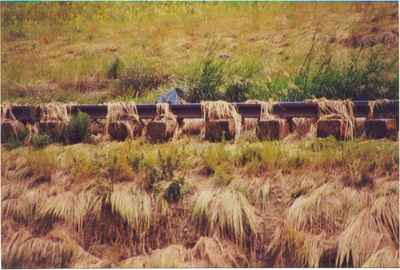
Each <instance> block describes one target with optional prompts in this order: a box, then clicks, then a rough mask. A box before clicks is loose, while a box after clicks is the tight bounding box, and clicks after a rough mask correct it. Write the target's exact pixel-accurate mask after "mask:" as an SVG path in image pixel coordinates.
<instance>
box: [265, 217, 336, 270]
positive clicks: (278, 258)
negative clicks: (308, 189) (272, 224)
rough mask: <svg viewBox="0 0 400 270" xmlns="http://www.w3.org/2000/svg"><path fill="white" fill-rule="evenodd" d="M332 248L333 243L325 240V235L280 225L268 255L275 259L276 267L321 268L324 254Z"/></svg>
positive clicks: (270, 244) (274, 234)
mask: <svg viewBox="0 0 400 270" xmlns="http://www.w3.org/2000/svg"><path fill="white" fill-rule="evenodd" d="M332 246H333V244H332V242H331V241H330V240H327V239H325V238H324V234H320V235H313V234H309V233H305V232H302V231H298V230H296V229H294V228H293V227H291V226H290V225H288V224H285V223H280V224H279V225H278V226H277V228H276V230H275V232H274V233H273V239H272V241H271V242H270V243H269V246H268V249H267V253H268V254H270V255H271V256H272V257H273V258H274V267H282V266H289V265H296V266H302V267H320V260H321V258H322V256H323V254H324V252H325V251H327V250H329V249H331V248H332Z"/></svg>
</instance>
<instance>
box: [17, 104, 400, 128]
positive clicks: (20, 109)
mask: <svg viewBox="0 0 400 270" xmlns="http://www.w3.org/2000/svg"><path fill="white" fill-rule="evenodd" d="M233 104H235V105H236V106H237V108H238V111H239V113H240V114H241V116H242V117H243V118H259V117H260V112H261V106H260V105H259V104H251V103H233ZM353 104H354V107H353V108H354V115H355V117H367V116H368V113H369V106H368V101H353ZM136 107H137V110H138V113H139V117H140V118H143V119H150V118H153V117H155V115H156V105H155V104H137V105H136ZM70 110H71V111H70V112H71V114H75V113H77V112H78V111H81V112H85V113H87V114H88V115H89V116H90V118H91V119H101V118H105V117H106V115H107V105H105V104H101V105H93V104H86V105H71V106H70ZM171 111H172V112H173V113H174V114H175V115H176V116H177V117H178V118H181V119H183V118H202V117H203V113H202V111H201V105H200V103H190V104H180V105H171ZM12 113H13V114H14V116H15V117H16V118H17V119H18V120H19V121H21V122H25V123H27V122H28V123H29V122H32V123H33V122H37V121H39V120H40V113H41V112H40V107H39V106H26V105H15V106H13V107H12ZM272 113H273V114H276V115H278V116H279V117H282V118H292V117H305V118H313V117H318V105H317V104H315V103H310V102H279V103H276V104H275V105H274V106H273V109H272ZM398 115H399V102H398V100H390V101H388V102H385V103H384V104H382V105H380V106H377V107H376V108H375V110H374V116H375V118H398Z"/></svg>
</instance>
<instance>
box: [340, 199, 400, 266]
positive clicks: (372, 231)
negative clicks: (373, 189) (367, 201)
mask: <svg viewBox="0 0 400 270" xmlns="http://www.w3.org/2000/svg"><path fill="white" fill-rule="evenodd" d="M390 239H391V241H390ZM388 241H389V242H388ZM338 244H339V245H338V256H337V260H336V264H337V265H338V266H341V265H343V264H347V265H348V264H349V263H350V262H351V263H352V265H353V266H355V267H361V266H362V265H364V264H365V263H366V262H367V260H368V259H369V258H370V257H371V256H373V255H374V254H375V255H374V256H373V258H372V259H371V261H370V263H373V262H374V260H377V259H378V258H379V257H380V256H383V255H384V253H387V252H388V250H386V251H385V252H384V251H381V252H378V250H379V249H380V248H382V245H385V246H386V247H388V248H389V247H391V248H395V249H398V245H399V206H398V195H387V196H383V197H380V198H378V199H377V200H376V201H375V202H374V203H373V205H372V207H371V206H370V207H366V208H364V209H363V210H362V211H361V212H360V213H359V214H358V215H357V216H355V217H353V218H352V219H351V220H350V222H349V224H348V226H347V227H346V229H345V230H344V231H343V232H342V233H341V235H340V236H339V238H338Z"/></svg>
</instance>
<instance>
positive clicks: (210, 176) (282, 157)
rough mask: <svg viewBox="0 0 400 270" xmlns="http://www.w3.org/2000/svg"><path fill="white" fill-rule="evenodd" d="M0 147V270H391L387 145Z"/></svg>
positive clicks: (392, 191) (391, 157)
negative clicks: (298, 269) (309, 269)
mask: <svg viewBox="0 0 400 270" xmlns="http://www.w3.org/2000/svg"><path fill="white" fill-rule="evenodd" d="M2 151H3V155H2V158H3V159H2V187H1V198H2V224H1V226H2V256H3V258H2V262H3V266H4V267H60V266H69V267H72V266H75V267H82V266H84V267H98V266H111V267H113V266H131V267H133V266H135V267H143V266H146V267H158V266H164V267H167V266H168V267H177V266H270V267H272V266H313V267H315V266H398V260H397V258H398V252H399V245H398V242H399V233H398V231H399V214H398V213H399V208H398V200H399V189H398V146H397V143H396V142H393V141H389V140H380V141H365V140H363V141H360V140H353V141H346V142H339V141H336V140H334V139H331V138H328V139H309V140H305V141H294V142H292V143H291V144H290V145H288V144H287V143H286V142H254V143H251V142H243V143H242V144H230V143H224V142H223V143H213V144H210V143H206V142H198V141H196V140H195V139H188V138H182V139H177V140H174V141H171V142H169V143H165V144H161V145H153V144H148V143H145V142H144V141H143V140H140V139H139V140H126V141H124V142H104V143H100V144H99V145H90V144H77V145H50V146H47V147H45V148H43V149H35V148H32V147H19V148H16V149H13V150H8V149H5V148H3V149H2ZM177 157H179V158H177ZM350 163H354V164H357V166H352V167H349V166H347V165H348V164H350ZM193 168H198V169H197V170H193ZM310 170H311V171H312V173H310ZM349 170H353V171H349ZM350 173H351V174H350ZM366 176H368V177H367V178H368V179H369V180H368V181H365V180H361V179H363V177H364V178H365V177H366ZM351 177H353V178H354V177H355V178H354V179H353V178H351ZM350 178H351V179H350ZM358 178H359V179H358ZM35 254H36V255H35ZM33 255H35V256H33Z"/></svg>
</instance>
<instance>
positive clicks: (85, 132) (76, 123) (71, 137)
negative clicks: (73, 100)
mask: <svg viewBox="0 0 400 270" xmlns="http://www.w3.org/2000/svg"><path fill="white" fill-rule="evenodd" d="M88 137H89V115H88V114H87V113H83V112H78V114H76V115H74V116H72V118H71V121H70V122H69V123H68V125H67V127H66V128H65V141H66V142H67V143H79V142H82V141H84V140H86V139H87V138H88Z"/></svg>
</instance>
